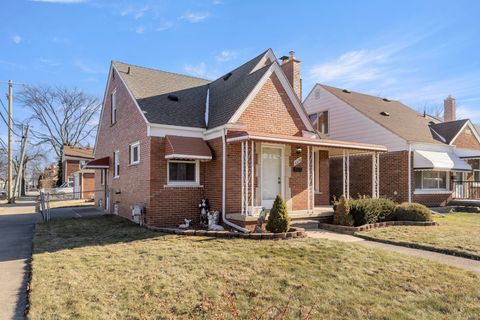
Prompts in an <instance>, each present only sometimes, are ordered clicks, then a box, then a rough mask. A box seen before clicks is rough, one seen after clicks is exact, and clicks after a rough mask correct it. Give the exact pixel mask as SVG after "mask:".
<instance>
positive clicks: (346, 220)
mask: <svg viewBox="0 0 480 320" xmlns="http://www.w3.org/2000/svg"><path fill="white" fill-rule="evenodd" d="M333 208H334V215H333V224H336V225H340V226H348V227H351V226H353V217H352V215H351V214H350V204H349V201H348V200H347V199H346V198H345V196H341V197H340V199H339V201H338V202H335V204H334V206H333Z"/></svg>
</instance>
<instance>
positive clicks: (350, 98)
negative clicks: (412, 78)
mask: <svg viewBox="0 0 480 320" xmlns="http://www.w3.org/2000/svg"><path fill="white" fill-rule="evenodd" d="M319 86H321V87H322V88H324V89H325V90H327V91H328V92H330V93H331V94H333V95H334V96H336V97H337V98H339V99H340V100H342V101H343V102H345V103H347V104H348V105H350V106H351V107H353V108H354V109H356V110H357V111H359V112H360V113H362V114H364V115H365V116H366V117H368V118H370V119H371V120H373V121H375V122H376V123H378V124H379V125H381V126H383V127H384V128H385V129H387V130H389V131H390V132H393V133H394V134H396V135H397V136H399V137H400V138H402V139H404V140H406V141H409V142H423V143H433V144H441V143H444V141H443V139H442V137H441V136H439V135H438V134H437V133H436V132H435V131H433V130H431V128H430V121H429V119H428V118H425V117H424V116H423V115H422V114H420V113H418V112H416V111H415V110H413V109H411V108H409V107H408V106H406V105H404V104H403V103H401V102H400V101H397V100H388V99H384V98H380V97H375V96H371V95H367V94H363V93H358V92H353V91H346V90H343V89H339V88H335V87H331V86H327V85H322V84H319ZM382 113H383V114H384V115H382ZM387 114H388V115H387Z"/></svg>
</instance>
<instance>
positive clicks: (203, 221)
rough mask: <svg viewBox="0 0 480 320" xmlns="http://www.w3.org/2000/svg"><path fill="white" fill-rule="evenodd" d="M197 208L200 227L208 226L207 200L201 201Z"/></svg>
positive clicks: (208, 206) (208, 208) (208, 209)
mask: <svg viewBox="0 0 480 320" xmlns="http://www.w3.org/2000/svg"><path fill="white" fill-rule="evenodd" d="M198 207H199V208H200V225H202V226H204V227H206V226H208V213H209V211H210V203H209V202H208V199H207V198H204V199H202V201H201V202H200V204H199V205H198Z"/></svg>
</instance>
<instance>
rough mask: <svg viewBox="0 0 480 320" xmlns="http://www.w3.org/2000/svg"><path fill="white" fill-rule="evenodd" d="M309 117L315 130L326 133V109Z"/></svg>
mask: <svg viewBox="0 0 480 320" xmlns="http://www.w3.org/2000/svg"><path fill="white" fill-rule="evenodd" d="M309 118H310V122H312V124H313V127H314V128H315V130H317V131H318V132H320V133H323V134H328V132H329V116H328V111H322V112H318V113H314V114H311V115H310V116H309Z"/></svg>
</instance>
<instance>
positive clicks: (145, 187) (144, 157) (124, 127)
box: [95, 74, 151, 218]
mask: <svg viewBox="0 0 480 320" xmlns="http://www.w3.org/2000/svg"><path fill="white" fill-rule="evenodd" d="M115 89H116V101H117V122H116V123H115V124H113V125H112V124H111V108H110V103H111V99H110V93H111V92H112V91H113V90H115ZM98 134H99V137H98V141H97V145H96V147H95V158H96V159H98V158H103V157H110V159H111V161H110V162H111V165H112V168H110V170H108V176H107V181H108V187H109V189H110V193H111V196H110V198H111V201H110V202H111V210H112V212H113V207H114V204H115V203H116V204H117V205H118V212H119V214H120V215H121V216H124V217H126V218H131V211H132V207H133V205H134V204H142V205H145V206H146V205H148V200H149V197H148V195H149V192H150V190H149V188H150V185H149V183H148V179H149V178H148V177H149V175H150V154H151V151H150V138H149V137H147V127H146V124H145V121H144V119H143V117H142V115H141V114H140V112H139V110H138V108H137V106H136V105H135V102H134V101H133V100H132V98H131V97H130V95H129V94H128V91H127V90H126V88H125V87H124V85H123V83H122V82H121V80H120V77H119V76H118V74H115V77H114V78H112V79H110V86H109V88H107V95H106V97H105V107H104V109H103V113H102V118H101V119H100V124H99V133H98ZM136 141H139V142H140V163H139V164H137V165H130V164H129V144H131V143H134V142H136ZM116 150H119V151H120V177H119V178H113V152H114V151H116ZM98 173H99V174H97V175H95V189H98V190H101V189H103V186H101V185H100V170H98ZM95 200H96V202H97V204H98V201H99V200H102V203H103V205H105V199H104V192H101V191H100V192H96V194H95Z"/></svg>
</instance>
